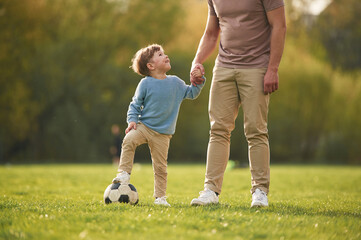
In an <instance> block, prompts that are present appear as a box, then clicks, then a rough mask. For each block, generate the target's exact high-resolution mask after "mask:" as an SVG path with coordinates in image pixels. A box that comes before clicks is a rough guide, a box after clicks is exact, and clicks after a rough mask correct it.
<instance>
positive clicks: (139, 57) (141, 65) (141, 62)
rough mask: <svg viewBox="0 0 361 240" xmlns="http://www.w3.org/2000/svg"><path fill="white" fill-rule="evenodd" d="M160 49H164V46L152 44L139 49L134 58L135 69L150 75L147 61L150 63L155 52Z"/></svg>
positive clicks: (133, 66)
mask: <svg viewBox="0 0 361 240" xmlns="http://www.w3.org/2000/svg"><path fill="white" fill-rule="evenodd" d="M160 50H162V51H163V48H162V46H160V45H158V44H152V45H149V46H147V47H145V48H142V49H140V50H138V52H137V53H136V54H135V55H134V57H133V58H132V66H131V67H132V69H133V71H134V72H136V73H138V74H139V75H142V76H149V74H150V72H149V68H148V67H147V63H149V61H150V59H151V58H152V57H153V56H154V53H155V52H158V51H160Z"/></svg>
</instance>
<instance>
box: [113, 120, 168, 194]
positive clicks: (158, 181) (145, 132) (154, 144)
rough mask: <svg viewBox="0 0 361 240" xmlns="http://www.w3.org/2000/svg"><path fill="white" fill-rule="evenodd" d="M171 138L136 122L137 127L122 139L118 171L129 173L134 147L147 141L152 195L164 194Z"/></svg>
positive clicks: (131, 166)
mask: <svg viewBox="0 0 361 240" xmlns="http://www.w3.org/2000/svg"><path fill="white" fill-rule="evenodd" d="M171 138H172V135H166V134H160V133H158V132H156V131H153V130H152V129H150V128H148V127H146V126H145V125H144V124H142V123H138V124H137V129H136V130H134V129H133V130H131V131H130V132H129V133H128V134H127V135H125V137H124V139H123V144H122V153H121V155H120V162H119V168H118V171H119V172H121V171H126V172H127V173H129V174H130V173H131V172H132V168H133V162H134V154H135V149H136V148H137V147H138V146H139V145H142V144H144V143H148V146H149V149H150V155H151V157H152V165H153V171H154V197H156V198H157V197H163V196H165V194H166V190H167V158H168V148H169V142H170V139H171Z"/></svg>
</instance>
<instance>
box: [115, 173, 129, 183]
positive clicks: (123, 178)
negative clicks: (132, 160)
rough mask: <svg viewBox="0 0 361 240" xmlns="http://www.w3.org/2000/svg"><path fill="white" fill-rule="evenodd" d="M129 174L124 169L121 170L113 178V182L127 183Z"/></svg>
mask: <svg viewBox="0 0 361 240" xmlns="http://www.w3.org/2000/svg"><path fill="white" fill-rule="evenodd" d="M129 180H130V175H129V174H128V173H127V172H126V171H121V172H120V173H118V174H117V176H116V177H115V178H114V179H113V183H120V184H129Z"/></svg>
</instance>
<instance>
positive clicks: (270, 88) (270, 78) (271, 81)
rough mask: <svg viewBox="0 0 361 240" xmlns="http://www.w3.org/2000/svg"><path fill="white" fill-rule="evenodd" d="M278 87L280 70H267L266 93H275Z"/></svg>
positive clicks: (265, 78)
mask: <svg viewBox="0 0 361 240" xmlns="http://www.w3.org/2000/svg"><path fill="white" fill-rule="evenodd" d="M277 89H278V72H277V71H272V70H267V72H266V75H265V76H264V82H263V91H264V94H269V93H273V92H274V91H276V90H277Z"/></svg>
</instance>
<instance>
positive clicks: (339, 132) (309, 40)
mask: <svg viewBox="0 0 361 240" xmlns="http://www.w3.org/2000/svg"><path fill="white" fill-rule="evenodd" d="M285 3H286V11H287V12H286V14H287V25H288V29H287V38H286V46H285V51H284V57H283V59H282V62H281V66H280V70H279V75H280V89H279V90H278V91H277V92H276V93H274V94H272V96H271V106H270V113H269V132H270V145H271V161H272V162H273V163H301V162H302V163H347V164H360V163H361V115H360V112H361V104H360V103H361V44H360V43H361V18H360V16H359V15H360V13H361V2H360V1H359V0H333V1H331V0H313V1H312V0H285ZM206 18H207V1H206V0H184V1H178V0H37V1H34V0H0V161H1V163H39V162H102V163H107V162H108V163H111V161H112V160H111V154H110V151H109V149H110V147H111V145H112V141H113V136H112V133H111V126H112V125H113V124H118V125H119V126H120V129H121V136H122V137H124V129H125V128H126V126H127V123H126V112H127V108H128V105H129V102H130V101H131V98H132V96H133V94H134V91H135V88H136V86H137V84H138V82H139V80H140V79H141V77H140V76H138V75H136V74H135V73H133V72H132V71H131V69H129V65H130V60H131V58H132V56H133V54H134V53H135V52H136V51H137V50H138V49H139V48H141V47H144V46H146V45H148V44H151V43H159V44H162V45H163V46H164V48H165V51H166V53H167V54H168V55H169V57H170V59H171V64H172V70H171V71H170V72H169V74H175V75H178V76H179V77H181V78H182V79H183V80H184V81H185V82H186V83H189V70H190V66H191V61H192V60H193V57H194V54H195V52H196V49H197V46H198V42H199V40H200V38H201V36H202V34H203V30H204V27H205V23H206ZM216 54H217V52H215V53H214V54H213V55H212V57H211V58H209V59H208V61H207V62H206V63H205V64H204V65H205V68H206V77H207V79H208V81H207V83H206V86H205V88H204V89H203V91H202V93H201V96H200V97H199V98H198V99H197V100H195V101H187V100H186V101H184V102H183V104H182V107H181V111H180V115H179V119H178V124H177V130H176V133H175V135H174V136H173V138H172V141H171V146H170V151H169V162H205V156H206V151H207V143H208V133H209V121H208V113H207V108H208V93H209V87H210V83H211V78H212V68H213V65H214V60H215V57H216ZM242 119H243V116H242V113H241V111H240V115H239V117H238V119H237V122H236V123H237V125H236V126H237V127H236V129H235V130H234V131H233V133H232V145H231V156H230V159H232V160H234V161H236V162H238V163H239V164H241V165H245V164H247V161H248V160H247V143H246V140H245V138H244V134H243V123H242ZM148 152H149V151H148V148H147V147H146V146H142V147H140V148H139V150H138V151H137V153H136V161H139V162H150V160H149V153H148Z"/></svg>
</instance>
